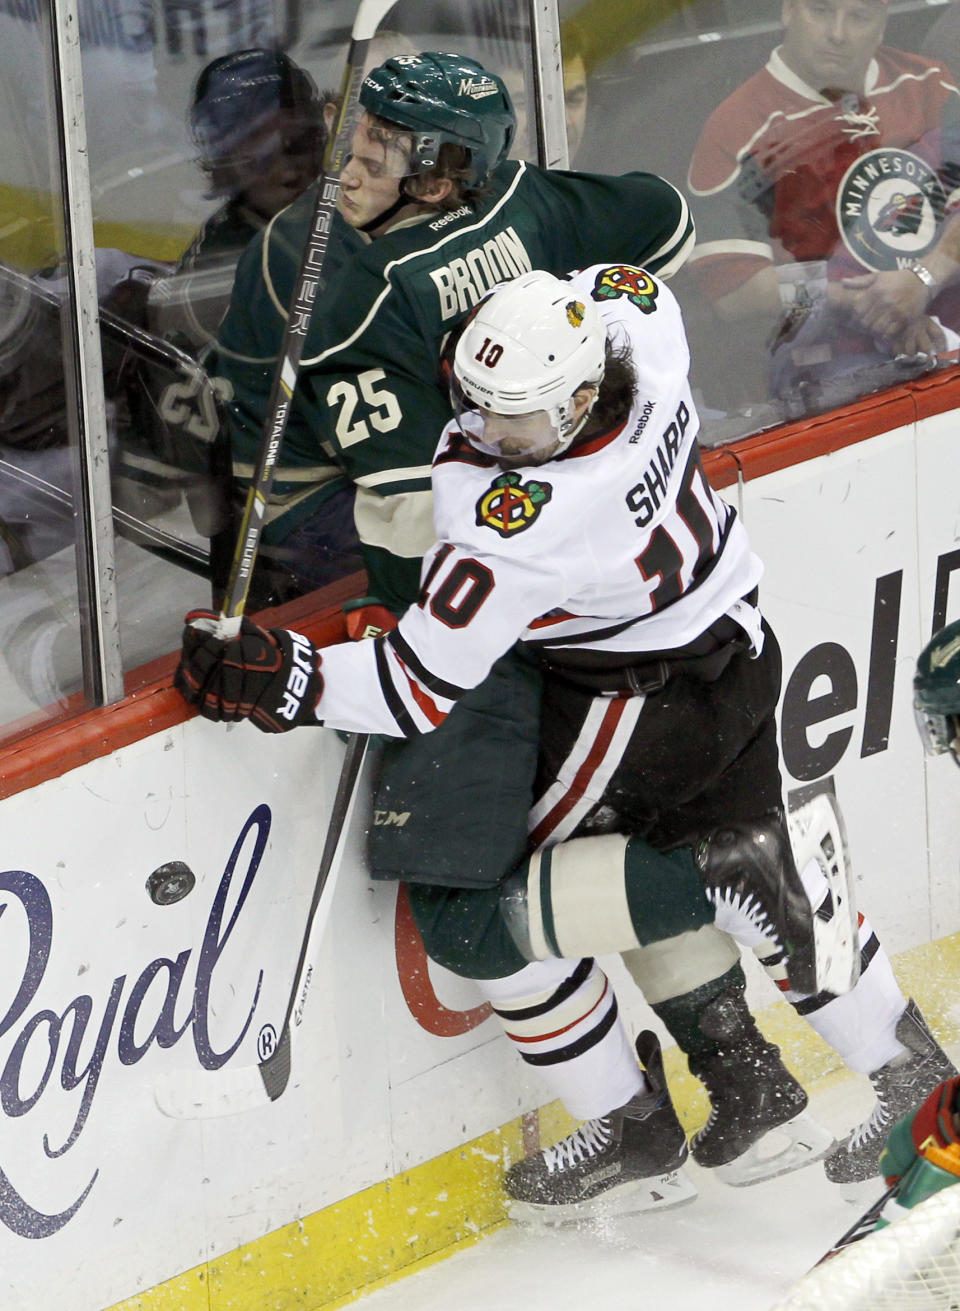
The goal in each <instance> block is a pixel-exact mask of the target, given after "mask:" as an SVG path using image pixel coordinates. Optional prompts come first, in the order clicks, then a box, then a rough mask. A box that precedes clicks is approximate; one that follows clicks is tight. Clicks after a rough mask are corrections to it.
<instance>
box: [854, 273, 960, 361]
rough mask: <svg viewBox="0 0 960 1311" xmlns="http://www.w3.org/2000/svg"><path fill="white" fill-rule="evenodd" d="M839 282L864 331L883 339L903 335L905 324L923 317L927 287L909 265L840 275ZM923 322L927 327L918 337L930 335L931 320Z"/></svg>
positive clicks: (927, 292)
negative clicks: (853, 274) (848, 294)
mask: <svg viewBox="0 0 960 1311" xmlns="http://www.w3.org/2000/svg"><path fill="white" fill-rule="evenodd" d="M843 286H844V288H845V290H846V291H847V292H849V293H851V298H850V300H849V301H848V304H849V306H850V310H851V312H852V314H853V317H854V318H855V319H856V320H857V322H858V323H860V324H861V326H862V327H864V328H866V329H867V331H868V332H872V333H874V334H875V335H876V336H878V337H882V338H883V339H884V340H885V341H888V342H891V343H892V342H894V341H895V340H896V339H898V338H900V337H903V336H904V334H905V333H906V332H907V330H908V329H909V328H911V327H912V326H913V325H914V324H916V323H917V322H918V321H920V320H923V319H924V317H925V311H926V308H927V300H928V299H929V289H928V288H927V287H926V286H925V285H924V284H923V283H922V282H921V281H920V279H919V278H918V277H917V276H916V274H915V273H911V272H910V270H909V269H895V270H892V271H890V272H887V273H863V274H860V275H859V276H858V277H853V278H844V279H843ZM926 323H927V325H928V328H927V331H926V333H922V334H920V335H919V337H918V340H932V339H933V337H932V336H931V334H930V329H929V325H930V324H931V323H932V320H930V319H927V320H926ZM933 327H934V328H936V325H933ZM933 335H934V336H935V333H934V334H933ZM941 337H942V334H941ZM940 348H942V346H941V347H940ZM917 349H924V348H923V347H918V348H917ZM912 353H916V352H912Z"/></svg>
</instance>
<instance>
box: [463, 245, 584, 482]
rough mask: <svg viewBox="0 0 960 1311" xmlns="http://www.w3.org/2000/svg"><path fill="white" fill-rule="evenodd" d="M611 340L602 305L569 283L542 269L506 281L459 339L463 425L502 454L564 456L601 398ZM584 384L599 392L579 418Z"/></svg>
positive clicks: (474, 439)
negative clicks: (576, 396)
mask: <svg viewBox="0 0 960 1311" xmlns="http://www.w3.org/2000/svg"><path fill="white" fill-rule="evenodd" d="M606 343H607V330H606V326H605V325H604V322H603V320H602V318H601V317H600V314H599V312H598V310H597V308H596V306H595V305H594V304H593V302H592V301H591V300H590V299H589V297H587V298H582V297H581V295H580V293H579V292H577V291H575V290H574V288H573V287H571V285H570V283H569V282H564V281H563V279H562V278H555V277H554V276H553V274H552V273H546V272H544V271H543V270H539V269H535V270H534V271H533V272H532V273H524V274H522V275H521V276H520V277H519V278H515V279H514V280H513V281H512V282H506V283H504V284H503V285H502V286H500V287H498V288H496V289H495V290H494V291H493V292H492V293H491V294H490V296H488V298H487V299H486V300H485V301H484V302H483V303H482V304H481V305H480V307H479V309H478V310H477V312H476V313H475V315H474V316H473V318H472V319H471V320H470V322H469V323H468V325H467V327H466V329H465V330H464V332H463V334H462V336H461V337H460V340H459V341H458V343H457V348H456V352H455V354H454V359H453V374H452V386H451V390H452V395H453V404H454V410H455V412H456V415H457V422H458V423H459V425H460V428H461V430H462V431H463V432H464V434H465V435H466V436H467V437H468V438H469V440H470V442H471V444H472V445H474V446H476V447H478V448H479V449H480V450H482V451H485V452H486V453H487V454H490V455H494V456H497V457H498V458H500V457H505V458H507V459H511V460H513V461H515V462H522V463H538V462H542V461H543V460H547V459H550V458H551V457H552V456H554V455H559V454H560V452H561V451H564V450H566V448H567V447H568V446H569V445H570V443H571V442H572V441H573V439H574V437H575V436H576V435H577V433H578V432H579V431H580V429H581V428H582V427H583V425H584V424H585V423H586V421H587V416H588V415H589V413H590V410H591V409H592V408H593V405H594V402H595V401H596V393H597V390H598V389H599V385H600V382H601V380H602V378H603V370H604V362H605V350H606ZM582 386H590V387H593V388H594V395H593V397H592V398H591V400H590V402H589V404H588V405H587V408H586V411H585V412H583V413H581V414H580V415H577V414H576V412H575V410H576V407H575V403H574V393H575V392H576V391H577V390H578V389H579V388H580V387H582ZM521 457H522V458H521Z"/></svg>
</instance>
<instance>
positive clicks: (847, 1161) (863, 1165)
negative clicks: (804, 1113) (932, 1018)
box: [824, 999, 957, 1184]
mask: <svg viewBox="0 0 960 1311" xmlns="http://www.w3.org/2000/svg"><path fill="white" fill-rule="evenodd" d="M897 1038H898V1039H899V1041H900V1042H902V1043H903V1045H904V1047H906V1048H907V1050H906V1052H905V1053H904V1054H903V1055H902V1056H898V1057H895V1058H894V1060H892V1061H888V1063H887V1064H886V1065H883V1066H881V1068H880V1069H879V1070H876V1071H875V1072H874V1073H873V1074H871V1076H870V1082H871V1083H872V1084H873V1087H874V1091H875V1092H876V1094H877V1102H876V1105H875V1106H874V1108H873V1111H872V1113H871V1114H870V1116H869V1118H868V1119H866V1120H864V1121H863V1123H862V1124H858V1125H857V1126H856V1128H855V1129H852V1130H851V1131H850V1133H848V1134H847V1136H846V1138H844V1139H843V1140H842V1141H841V1143H840V1145H839V1146H838V1147H837V1149H836V1151H835V1152H832V1153H831V1154H830V1156H828V1157H827V1159H826V1161H825V1162H824V1170H825V1171H826V1174H827V1178H828V1179H829V1180H831V1182H833V1183H835V1184H846V1183H856V1182H859V1181H860V1180H862V1179H870V1178H872V1177H873V1176H874V1175H875V1174H877V1173H878V1161H879V1158H880V1151H881V1149H882V1147H883V1144H884V1142H885V1141H886V1137H887V1134H888V1133H889V1132H890V1130H891V1129H892V1128H893V1126H894V1124H896V1122H897V1120H899V1119H900V1117H901V1116H903V1115H906V1114H907V1112H908V1111H915V1110H916V1109H917V1107H918V1106H919V1105H920V1103H921V1102H922V1101H923V1099H924V1098H925V1097H926V1096H927V1094H928V1093H929V1092H931V1091H932V1089H933V1088H935V1087H936V1085H937V1084H938V1083H941V1082H942V1081H943V1080H944V1079H949V1078H951V1077H952V1076H953V1075H955V1074H956V1073H957V1070H956V1068H955V1066H954V1065H953V1063H952V1061H951V1060H950V1058H949V1057H948V1056H947V1054H946V1052H944V1051H943V1049H942V1048H941V1047H940V1045H939V1043H938V1042H937V1040H936V1039H935V1038H934V1036H933V1034H932V1033H931V1032H930V1030H929V1028H928V1027H927V1022H926V1020H924V1018H923V1016H922V1015H921V1014H920V1008H919V1007H918V1006H917V1003H916V1002H915V1001H913V1000H912V999H911V1000H910V1001H909V1002H908V1003H907V1008H906V1010H905V1011H904V1012H903V1014H902V1015H901V1017H900V1019H899V1021H898V1022H897Z"/></svg>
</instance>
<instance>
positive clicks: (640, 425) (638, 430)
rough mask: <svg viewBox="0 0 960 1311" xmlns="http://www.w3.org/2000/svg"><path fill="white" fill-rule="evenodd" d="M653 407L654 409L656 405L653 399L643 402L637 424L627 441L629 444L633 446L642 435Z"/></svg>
mask: <svg viewBox="0 0 960 1311" xmlns="http://www.w3.org/2000/svg"><path fill="white" fill-rule="evenodd" d="M655 409H656V405H655V404H654V402H653V401H644V402H643V409H642V410H641V411H640V418H639V419H638V420H637V426H636V427H635V428H634V430H633V432H632V433H631V434H630V438H629V441H630V445H631V446H633V445H634V443H636V442H638V441H639V440H640V438H641V437H642V436H643V434H644V431H645V429H646V426H647V424H648V423H649V422H650V415H651V414H652V413H653V411H654V410H655Z"/></svg>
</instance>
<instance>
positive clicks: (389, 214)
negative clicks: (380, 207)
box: [357, 178, 417, 234]
mask: <svg viewBox="0 0 960 1311" xmlns="http://www.w3.org/2000/svg"><path fill="white" fill-rule="evenodd" d="M405 182H406V178H401V179H400V189H399V191H398V192H397V198H396V200H395V201H394V202H393V204H392V205H388V206H387V208H386V209H385V210H384V211H383V213H382V214H375V215H374V217H373V218H372V219H368V221H367V222H366V223H361V224H360V226H359V228H358V229H357V231H358V232H366V233H367V234H369V233H370V232H371V231H372V230H373V229H374V228H379V227H380V226H381V225H382V224H384V223H389V222H390V220H391V219H392V218H393V216H394V215H395V214H399V213H400V211H401V210H402V209H403V207H404V205H415V204H416V203H417V200H416V197H415V196H411V195H410V194H409V192H408V191H407V189H406V186H405V185H404V183H405Z"/></svg>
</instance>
